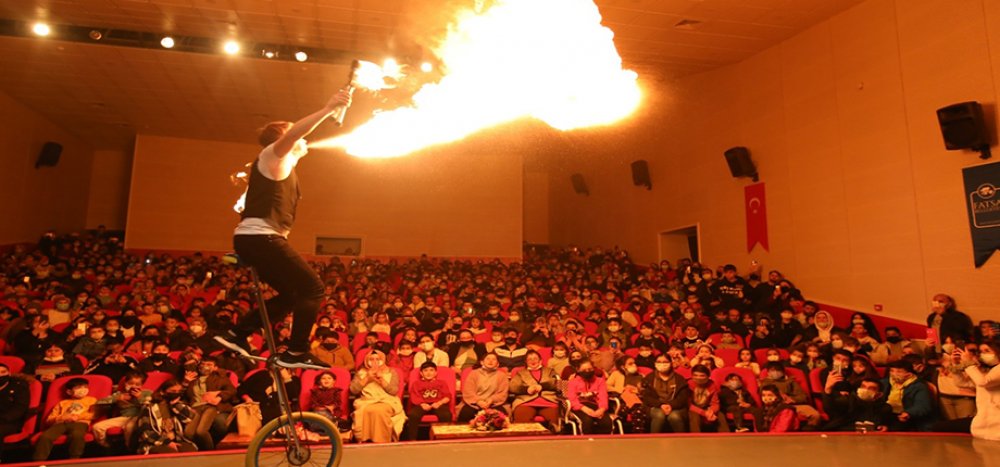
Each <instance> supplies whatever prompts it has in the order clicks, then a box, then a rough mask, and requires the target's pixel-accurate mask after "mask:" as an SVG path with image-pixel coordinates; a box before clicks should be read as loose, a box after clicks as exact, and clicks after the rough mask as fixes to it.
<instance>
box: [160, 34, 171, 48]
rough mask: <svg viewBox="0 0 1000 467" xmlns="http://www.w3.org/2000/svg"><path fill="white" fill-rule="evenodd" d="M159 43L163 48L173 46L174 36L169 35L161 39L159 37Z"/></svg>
mask: <svg viewBox="0 0 1000 467" xmlns="http://www.w3.org/2000/svg"><path fill="white" fill-rule="evenodd" d="M160 45H162V46H163V48H164V49H172V48H174V38H173V37H170V36H167V37H164V38H163V39H160Z"/></svg>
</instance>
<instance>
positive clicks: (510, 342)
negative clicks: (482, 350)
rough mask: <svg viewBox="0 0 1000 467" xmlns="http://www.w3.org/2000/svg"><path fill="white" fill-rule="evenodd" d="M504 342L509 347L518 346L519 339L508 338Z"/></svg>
mask: <svg viewBox="0 0 1000 467" xmlns="http://www.w3.org/2000/svg"><path fill="white" fill-rule="evenodd" d="M503 341H504V343H505V344H507V345H514V344H517V338H516V337H508V338H506V339H504V340H503Z"/></svg>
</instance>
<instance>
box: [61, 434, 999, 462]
mask: <svg viewBox="0 0 1000 467" xmlns="http://www.w3.org/2000/svg"><path fill="white" fill-rule="evenodd" d="M484 460H488V461H487V462H489V465H490V466H491V467H563V466H572V467H584V466H601V467H619V466H622V467H640V466H656V467H663V466H665V465H674V466H698V467H706V466H734V467H756V466H762V467H763V466H767V467H773V466H784V465H788V466H794V467H810V466H845V467H863V466H880V467H894V466H903V467H916V466H935V467H950V466H956V467H979V466H984V467H994V466H996V467H1000V442H995V441H983V440H975V439H973V438H971V437H968V436H934V435H930V436H919V435H913V436H908V435H854V434H848V435H820V434H798V435H788V436H769V435H739V436H733V435H728V436H713V435H700V436H628V437H620V436H619V437H597V438H586V437H572V438H571V437H552V438H534V439H531V438H520V439H492V440H479V441H468V442H420V443H399V444H392V445H371V444H367V445H350V446H347V447H346V448H345V451H344V458H343V461H342V462H341V464H340V465H341V467H372V466H394V467H441V466H463V467H476V466H477V465H479V464H480V463H481V462H482V461H484ZM242 463H243V454H242V453H238V452H229V453H204V454H196V455H193V456H190V457H189V456H176V457H173V456H172V457H166V458H157V457H152V458H143V459H141V460H140V459H137V458H131V459H122V460H121V461H114V460H113V459H102V460H97V459H92V460H87V459H83V460H81V461H78V462H75V463H73V465H76V466H124V465H141V466H142V467H177V466H178V465H179V464H183V465H185V466H186V467H230V466H234V465H242ZM56 464H63V462H52V463H49V465H56Z"/></svg>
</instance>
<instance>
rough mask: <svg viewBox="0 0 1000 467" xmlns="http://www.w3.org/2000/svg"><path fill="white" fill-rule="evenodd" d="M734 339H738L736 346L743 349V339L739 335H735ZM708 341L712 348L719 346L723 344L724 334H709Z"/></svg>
mask: <svg viewBox="0 0 1000 467" xmlns="http://www.w3.org/2000/svg"><path fill="white" fill-rule="evenodd" d="M733 337H734V338H735V339H736V345H738V346H740V347H743V337H742V336H740V335H739V334H733ZM708 340H709V343H711V344H712V346H718V345H719V344H720V343H721V342H722V333H721V332H717V333H714V334H709V336H708Z"/></svg>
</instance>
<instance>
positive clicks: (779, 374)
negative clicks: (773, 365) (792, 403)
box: [767, 371, 785, 379]
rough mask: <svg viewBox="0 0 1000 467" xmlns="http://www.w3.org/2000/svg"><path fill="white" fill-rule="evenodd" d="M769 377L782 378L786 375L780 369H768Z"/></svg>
mask: <svg viewBox="0 0 1000 467" xmlns="http://www.w3.org/2000/svg"><path fill="white" fill-rule="evenodd" d="M767 377H768V378H770V379H781V378H784V377H785V374H784V373H782V372H780V371H768V372H767Z"/></svg>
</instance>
